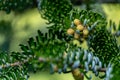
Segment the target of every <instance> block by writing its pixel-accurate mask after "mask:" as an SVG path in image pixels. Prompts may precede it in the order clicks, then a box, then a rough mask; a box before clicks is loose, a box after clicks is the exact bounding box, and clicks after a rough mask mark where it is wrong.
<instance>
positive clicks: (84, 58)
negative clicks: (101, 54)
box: [83, 50, 88, 61]
mask: <svg viewBox="0 0 120 80" xmlns="http://www.w3.org/2000/svg"><path fill="white" fill-rule="evenodd" d="M87 56H88V53H87V50H84V56H83V61H85V60H86V59H87Z"/></svg>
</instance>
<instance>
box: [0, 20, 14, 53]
mask: <svg viewBox="0 0 120 80" xmlns="http://www.w3.org/2000/svg"><path fill="white" fill-rule="evenodd" d="M12 37H13V30H12V27H11V23H10V22H8V21H4V20H2V21H0V48H1V49H2V50H3V51H8V50H9V47H10V43H11V41H12Z"/></svg>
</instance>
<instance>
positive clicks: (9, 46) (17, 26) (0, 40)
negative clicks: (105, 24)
mask: <svg viewBox="0 0 120 80" xmlns="http://www.w3.org/2000/svg"><path fill="white" fill-rule="evenodd" d="M102 8H103V11H104V12H105V14H106V15H107V20H108V21H109V20H110V19H112V20H113V21H115V22H116V24H117V25H118V23H119V20H120V4H102ZM46 22H47V21H46V20H44V19H42V18H41V16H40V14H39V11H38V10H37V9H36V8H34V9H32V10H27V11H25V12H24V13H14V12H12V13H10V14H6V13H5V12H0V50H4V51H10V52H11V51H20V47H19V44H20V43H22V44H26V42H27V40H28V38H30V37H33V36H35V35H37V30H38V29H40V30H41V31H43V32H46V31H47V29H46V26H48V25H46ZM119 41H120V39H119ZM119 43H120V42H119ZM94 79H95V80H98V79H96V78H94ZM29 80H73V77H72V75H71V74H60V75H59V74H57V73H56V74H53V75H51V74H49V72H38V73H35V74H34V73H30V79H29Z"/></svg>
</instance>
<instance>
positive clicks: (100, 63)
mask: <svg viewBox="0 0 120 80" xmlns="http://www.w3.org/2000/svg"><path fill="white" fill-rule="evenodd" d="M98 66H99V69H101V68H102V62H101V61H99V64H98Z"/></svg>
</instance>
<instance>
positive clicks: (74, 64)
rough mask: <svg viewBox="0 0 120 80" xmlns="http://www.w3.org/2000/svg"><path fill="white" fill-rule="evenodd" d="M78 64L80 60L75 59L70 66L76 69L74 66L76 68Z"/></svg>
mask: <svg viewBox="0 0 120 80" xmlns="http://www.w3.org/2000/svg"><path fill="white" fill-rule="evenodd" d="M79 66H80V61H79V60H77V61H75V62H74V63H73V65H72V68H73V69H76V68H78V67H79Z"/></svg>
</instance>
